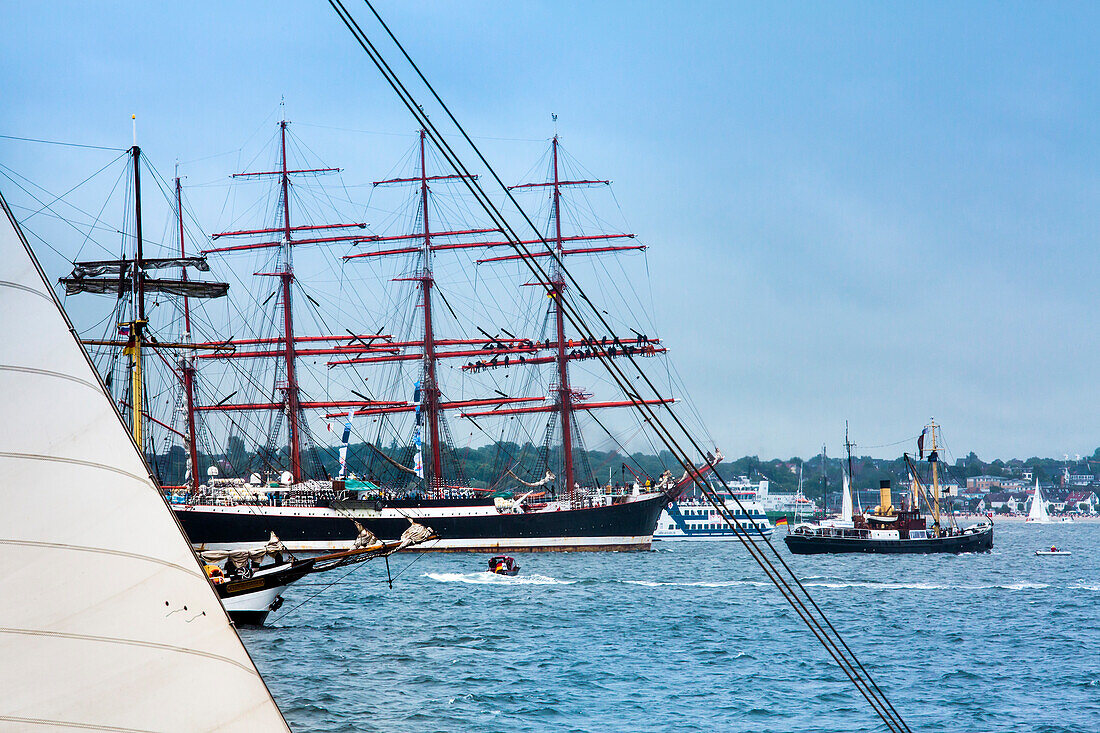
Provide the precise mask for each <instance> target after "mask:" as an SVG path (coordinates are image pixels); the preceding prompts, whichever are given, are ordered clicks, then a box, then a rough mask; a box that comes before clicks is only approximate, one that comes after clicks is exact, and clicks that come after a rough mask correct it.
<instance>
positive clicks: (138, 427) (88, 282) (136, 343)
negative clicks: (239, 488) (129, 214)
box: [61, 122, 229, 487]
mask: <svg viewBox="0 0 1100 733" xmlns="http://www.w3.org/2000/svg"><path fill="white" fill-rule="evenodd" d="M130 158H131V164H132V165H133V169H134V170H133V184H134V239H135V246H134V258H133V259H127V258H126V257H125V256H124V257H123V258H122V259H118V260H97V261H94V262H74V263H73V271H72V273H71V274H70V275H69V277H64V278H61V284H62V285H64V286H65V292H66V294H67V295H74V294H76V293H93V294H97V295H111V296H114V297H116V298H120V297H121V296H122V294H123V293H125V292H126V290H127V289H128V290H129V292H130V294H131V296H132V298H133V301H132V302H133V311H132V313H133V317H132V318H131V319H130V321H128V322H127V323H120V324H118V325H119V329H120V330H119V334H120V335H125V336H126V340H125V341H123V340H120V339H108V340H100V339H82V340H81V343H83V344H85V345H89V346H114V347H122V353H123V354H124V355H126V356H127V357H128V358H129V368H130V403H131V404H130V405H129V407H130V420H131V424H130V431H131V435H132V437H133V439H134V442H135V443H136V444H137V445H138V447H139V448H140V449H141V450H142V453H144V452H145V446H144V442H145V421H146V420H151V421H152V422H154V423H157V424H159V425H161V426H163V427H165V428H166V429H168V430H170V431H171V432H174V433H176V434H177V435H179V436H180V437H182V438H184V439H185V440H190V441H191V448H190V451H191V460H192V474H194V473H195V461H196V455H195V445H194V432H195V430H194V420H193V417H194V412H193V409H194V408H193V405H194V402H193V385H194V369H193V363H191V361H190V359H189V358H187V357H185V358H184V359H182V360H181V362H180V363H181V366H182V367H183V369H182V374H181V375H177V376H180V377H181V378H182V381H183V383H184V386H185V390H186V392H187V402H188V418H189V420H188V435H184V434H183V433H180V432H178V431H176V430H174V429H173V428H171V427H169V426H167V425H165V424H164V423H161V422H160V421H159V420H157V419H156V418H154V417H152V416H149V415H146V414H145V397H144V392H145V389H144V386H145V363H144V360H145V350H146V349H147V348H152V349H161V350H163V349H167V350H173V349H184V350H188V351H191V350H193V349H196V348H200V349H205V350H211V351H222V350H225V349H226V348H227V347H226V346H225V345H224V344H223V345H204V346H195V345H194V344H191V343H190V340H191V339H190V328H191V321H190V311H189V305H188V298H189V297H194V298H220V297H223V296H224V295H225V294H226V292H227V291H228V289H229V285H228V284H226V283H219V282H204V281H197V280H189V279H188V277H187V268H188V267H195V268H198V269H200V270H209V269H210V268H209V265H207V263H206V259H205V258H203V257H188V256H186V254H185V252H184V240H183V213H182V212H183V208H182V202H181V196H180V181H179V176H178V175H177V177H176V209H177V215H178V218H179V227H180V256H179V257H171V258H147V257H146V256H145V241H144V234H143V231H142V218H141V213H142V209H141V148H140V147H139V146H138V145H137V131H136V122H135V132H134V145H133V146H132V147H131V148H130ZM170 267H178V268H180V270H181V272H182V275H181V278H180V279H179V280H170V279H164V278H150V277H148V276H147V274H146V270H151V269H164V268H170ZM97 276H102V277H97ZM150 292H151V293H167V294H170V295H179V296H183V299H184V321H185V327H186V329H187V331H188V334H187V336H186V337H185V339H184V341H185V342H184V343H170V342H164V341H160V340H157V339H155V338H152V337H151V336H149V335H148V334H147V332H148V330H149V321H148V318H147V316H146V312H145V295H146V293H150ZM193 478H194V476H193ZM192 485H193V487H195V486H197V483H195V482H194V481H193V482H192Z"/></svg>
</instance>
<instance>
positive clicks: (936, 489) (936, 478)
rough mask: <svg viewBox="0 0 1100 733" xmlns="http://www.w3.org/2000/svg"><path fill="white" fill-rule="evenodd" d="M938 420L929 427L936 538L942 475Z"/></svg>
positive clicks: (933, 516) (938, 526)
mask: <svg viewBox="0 0 1100 733" xmlns="http://www.w3.org/2000/svg"><path fill="white" fill-rule="evenodd" d="M936 427H937V425H936V420H935V419H934V418H933V419H932V420H931V421H930V422H929V425H928V429H929V431H930V432H931V433H932V452H931V453H930V454H928V462H929V463H931V464H932V502H933V503H932V522H933V523H934V524H935V529H934V530H933V531H934V532H935V533H936V536H937V537H939V536H940V475H939V470H938V469H939V465H938V464H939V461H940V456H939V452H938V451H937V450H936V449H937V446H936Z"/></svg>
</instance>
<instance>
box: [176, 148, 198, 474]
mask: <svg viewBox="0 0 1100 733" xmlns="http://www.w3.org/2000/svg"><path fill="white" fill-rule="evenodd" d="M176 219H177V223H178V224H179V238H180V258H181V259H182V258H185V257H187V250H186V246H185V242H184V238H183V191H182V189H181V187H180V176H179V166H178V165H177V166H176ZM180 279H181V280H183V281H184V282H187V268H186V267H181V268H180ZM183 330H184V333H183V341H184V343H190V342H191V304H190V301H189V299H188V297H187V296H186V295H185V296H184V297H183ZM180 374H181V375H182V377H183V393H184V399H185V400H186V407H187V452H188V458H189V459H190V461H191V482H190V487H191V491H192V492H197V491H198V490H199V451H198V446H197V445H196V431H195V357H194V354H193V352H191V353H185V354H184V355H183V357H182V358H181V359H180Z"/></svg>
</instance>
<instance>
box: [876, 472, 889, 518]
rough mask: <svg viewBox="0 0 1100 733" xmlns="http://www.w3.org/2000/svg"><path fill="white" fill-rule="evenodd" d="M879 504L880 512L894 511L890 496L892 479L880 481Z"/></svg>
mask: <svg viewBox="0 0 1100 733" xmlns="http://www.w3.org/2000/svg"><path fill="white" fill-rule="evenodd" d="M878 506H879V513H880V514H890V513H891V512H892V511H893V507H892V506H891V497H890V480H889V479H883V480H881V481H879V482H878Z"/></svg>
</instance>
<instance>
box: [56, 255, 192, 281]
mask: <svg viewBox="0 0 1100 733" xmlns="http://www.w3.org/2000/svg"><path fill="white" fill-rule="evenodd" d="M135 264H136V261H135V260H95V261H94V262H74V263H73V273H72V277H74V278H82V277H92V276H95V275H106V274H113V275H119V274H125V273H126V272H127V271H129V270H130V269H132V268H133V267H134V265H135ZM167 267H194V268H195V269H196V270H202V271H203V272H210V263H209V262H207V261H206V258H205V257H146V258H144V259H142V261H141V269H143V270H163V269H165V268H167Z"/></svg>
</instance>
